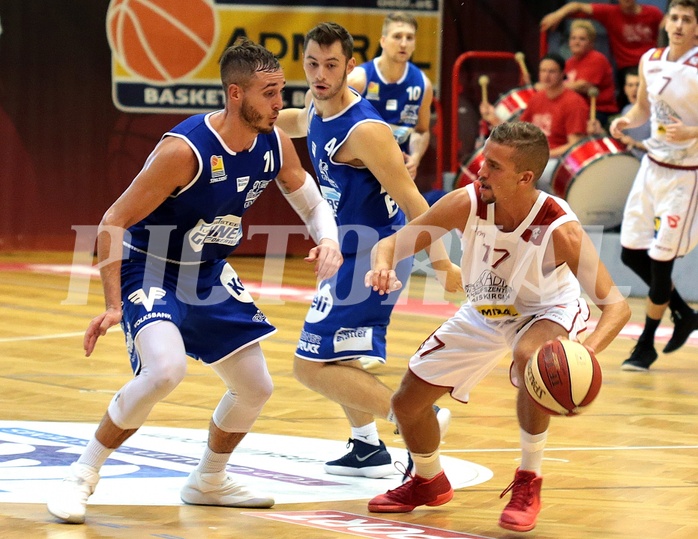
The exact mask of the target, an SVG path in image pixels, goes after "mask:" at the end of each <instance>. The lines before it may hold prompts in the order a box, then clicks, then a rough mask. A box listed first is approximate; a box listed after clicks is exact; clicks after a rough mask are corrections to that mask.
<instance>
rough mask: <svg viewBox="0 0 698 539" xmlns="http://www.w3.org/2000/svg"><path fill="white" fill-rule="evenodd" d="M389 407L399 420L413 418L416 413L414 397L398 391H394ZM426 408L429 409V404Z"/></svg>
mask: <svg viewBox="0 0 698 539" xmlns="http://www.w3.org/2000/svg"><path fill="white" fill-rule="evenodd" d="M390 407H391V409H392V410H393V413H394V414H395V415H396V416H397V417H398V418H399V419H404V418H410V417H414V416H415V415H416V413H417V411H418V410H417V406H416V403H415V399H414V395H410V394H409V393H408V392H406V391H400V390H398V391H396V392H395V393H394V394H393V396H392V398H391V399H390ZM427 407H428V408H431V404H429V405H428V406H427Z"/></svg>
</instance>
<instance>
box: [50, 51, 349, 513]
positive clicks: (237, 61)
mask: <svg viewBox="0 0 698 539" xmlns="http://www.w3.org/2000/svg"><path fill="white" fill-rule="evenodd" d="M220 70H221V80H222V82H223V89H224V91H225V95H226V104H225V108H224V109H223V110H219V111H216V112H212V113H208V114H199V115H195V116H192V117H191V118H189V119H187V120H185V121H184V122H182V123H181V124H179V125H177V126H176V127H175V128H174V129H172V130H171V131H170V132H168V133H165V135H164V136H163V138H162V140H161V141H160V142H159V143H158V145H157V146H156V147H155V149H154V150H153V152H152V153H151V155H150V156H149V157H148V159H147V161H146V163H145V166H144V167H143V169H142V170H141V171H140V172H139V173H138V175H137V176H136V178H135V179H134V180H133V183H132V184H131V185H130V186H129V187H128V189H126V191H125V192H124V193H123V194H122V195H121V196H120V197H119V199H118V200H117V201H116V202H115V203H114V204H113V205H112V206H111V207H110V208H109V209H108V210H107V212H106V213H105V215H104V217H103V219H102V222H101V223H100V227H99V235H98V256H99V261H100V271H101V276H102V283H103V286H104V295H105V299H106V310H105V312H104V313H102V314H101V315H99V316H97V317H96V318H94V319H93V320H92V322H91V323H90V325H89V327H88V328H87V331H86V332H85V339H84V348H85V354H86V355H87V356H89V355H90V354H92V352H93V350H94V348H95V344H96V342H97V339H98V338H99V337H100V336H102V335H104V334H105V333H106V332H107V330H108V329H109V328H110V327H112V326H114V325H116V324H118V323H121V326H122V328H123V330H124V333H125V335H126V345H127V348H128V352H129V355H130V358H131V366H132V368H133V372H134V374H135V377H134V378H133V379H132V380H131V381H130V382H128V383H127V384H126V385H125V386H124V387H122V388H121V389H120V390H119V391H118V392H117V393H116V395H115V396H114V398H113V399H112V401H111V403H110V404H109V407H108V409H107V412H106V414H105V415H104V418H103V419H102V422H101V423H100V424H99V426H98V427H97V431H96V432H95V434H94V436H93V437H92V439H91V440H90V441H89V442H88V444H87V446H86V447H85V450H84V452H83V453H82V455H81V456H80V457H79V458H78V460H77V462H75V463H73V464H72V465H71V472H70V475H69V476H68V477H67V478H66V479H65V480H64V481H63V483H62V484H61V487H60V489H59V490H58V491H57V492H56V493H55V494H54V495H53V496H51V497H50V499H49V502H48V510H49V511H50V512H51V513H52V514H53V515H54V516H56V517H57V518H59V519H60V520H62V521H64V522H70V523H82V522H84V520H85V506H86V503H87V499H88V497H89V496H90V495H91V494H92V493H93V491H94V489H95V486H96V485H97V481H98V480H99V477H100V476H99V470H100V468H101V467H102V465H103V464H104V463H105V461H106V460H107V458H108V457H109V455H110V454H111V453H112V452H113V451H114V450H116V449H117V448H118V447H120V446H121V444H123V443H124V441H126V440H127V439H128V438H129V437H130V436H131V435H132V434H134V433H135V432H136V430H138V428H139V427H140V426H141V425H142V424H143V423H144V422H145V420H146V418H147V417H148V414H149V413H150V411H151V409H152V408H153V406H154V405H155V404H156V403H157V402H159V401H160V400H162V399H163V398H165V397H166V396H167V395H168V394H169V393H170V392H171V391H172V390H173V389H174V388H175V387H176V386H177V385H178V384H179V383H180V382H181V381H182V379H183V378H184V375H185V372H186V368H187V356H191V357H193V358H195V359H197V360H199V361H201V362H203V363H204V364H206V365H209V366H211V368H212V369H213V370H214V371H215V372H216V374H218V375H219V376H220V377H221V379H222V380H223V382H224V383H225V385H226V387H227V388H228V389H227V391H226V392H225V394H224V395H223V397H222V399H221V400H220V402H219V404H218V406H217V407H216V409H215V411H214V412H213V417H212V419H211V422H210V426H209V438H208V444H207V447H206V449H205V452H204V455H203V457H202V458H201V461H200V462H199V464H198V466H197V467H196V469H194V470H193V471H192V472H191V474H190V475H189V478H188V479H187V482H186V484H185V485H184V487H183V489H182V491H181V498H182V500H183V501H184V502H186V503H189V504H197V505H221V506H229V507H259V508H265V507H270V506H272V505H273V504H274V500H273V499H272V498H270V497H269V496H265V495H260V494H255V493H253V492H251V491H249V490H248V489H247V488H246V487H245V486H244V485H242V484H240V483H238V482H236V481H235V480H234V479H233V478H232V477H231V476H229V475H228V474H227V473H226V465H227V463H228V459H229V458H230V456H231V453H232V451H233V450H234V449H235V447H236V446H237V445H238V443H239V442H240V441H241V440H242V438H243V437H244V436H245V434H246V433H247V432H248V431H249V430H250V428H251V427H252V424H253V423H254V422H255V420H256V418H257V416H258V415H259V413H260V411H261V409H262V407H263V406H264V403H265V402H266V401H267V399H268V398H269V396H270V394H271V391H272V381H271V378H270V376H269V372H268V371H267V367H266V362H265V359H264V356H263V354H262V351H261V348H260V346H259V341H261V340H262V339H264V338H266V337H268V336H269V335H271V334H272V333H274V332H275V331H276V330H275V328H274V327H273V326H272V325H271V324H270V323H269V322H268V321H267V319H266V317H265V316H264V314H263V313H262V312H261V311H260V310H259V309H258V308H257V307H256V306H255V305H254V303H253V301H252V298H251V296H250V294H249V293H248V292H247V291H246V290H245V288H244V287H243V285H242V283H241V282H240V278H239V277H238V276H237V274H236V273H235V271H234V270H233V268H232V267H231V266H230V265H229V264H228V263H227V262H226V257H227V256H228V255H229V254H230V253H231V252H232V251H233V250H234V249H235V247H236V246H237V245H238V243H239V242H240V240H241V236H242V234H241V228H240V227H241V218H242V215H243V213H244V212H245V211H246V210H247V209H248V208H249V207H250V206H251V205H252V204H253V203H254V201H255V200H256V199H257V197H258V196H259V195H260V194H261V193H262V191H263V190H264V189H265V188H266V187H267V186H268V185H269V184H270V183H272V182H273V181H274V180H276V182H277V184H278V185H279V187H280V188H281V190H282V192H283V193H284V195H285V197H286V198H287V200H288V201H289V203H290V204H291V206H292V207H293V208H294V210H296V212H297V213H298V214H299V215H300V216H301V218H302V219H303V220H304V221H305V223H306V225H307V227H308V230H309V231H310V233H311V235H312V236H313V238H314V239H315V241H316V242H317V246H316V247H314V248H313V249H311V250H310V253H309V256H308V257H307V258H306V260H308V261H309V262H312V263H314V264H315V272H316V274H317V276H318V278H321V279H326V278H329V277H331V276H332V275H334V273H335V272H336V271H337V268H338V267H339V265H340V264H341V261H342V257H341V253H340V251H339V244H338V232H337V226H336V224H335V221H334V219H333V214H332V210H331V209H330V207H329V206H328V205H327V203H326V202H325V201H324V200H323V199H322V196H321V194H320V192H319V190H318V188H317V185H316V184H315V182H314V181H313V179H312V178H311V177H310V175H309V174H308V173H306V172H305V171H304V170H303V168H302V166H301V163H300V159H299V158H298V155H297V154H296V152H295V150H294V147H293V143H292V142H291V140H290V139H289V138H288V136H287V135H286V134H284V133H283V132H281V131H279V130H278V129H276V128H275V127H274V124H275V122H276V120H277V118H278V113H279V110H280V109H281V107H282V95H281V91H282V88H283V87H284V84H285V80H284V75H283V72H282V70H281V67H280V65H279V62H278V60H277V59H276V58H275V57H274V55H273V54H272V53H270V52H269V51H267V50H266V49H264V48H263V47H261V46H259V45H255V44H253V43H251V42H249V41H248V40H244V39H243V40H241V41H239V42H237V43H236V44H235V45H233V46H232V47H229V48H228V49H226V50H225V51H224V53H223V55H222V57H221V60H220ZM124 231H125V232H124ZM122 253H123V255H122Z"/></svg>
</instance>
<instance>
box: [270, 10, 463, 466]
mask: <svg viewBox="0 0 698 539" xmlns="http://www.w3.org/2000/svg"><path fill="white" fill-rule="evenodd" d="M352 54H353V40H352V37H351V35H350V34H349V33H348V32H347V30H346V29H345V28H343V27H342V26H339V25H338V24H335V23H322V24H320V25H318V26H316V27H315V28H313V29H312V30H311V31H310V32H309V33H308V34H307V35H306V37H305V43H304V59H303V67H304V70H305V75H306V78H307V82H308V85H309V86H310V92H309V93H308V95H307V96H306V107H305V108H304V109H286V110H284V111H282V112H281V113H280V115H279V126H280V127H282V128H283V129H284V130H286V131H287V132H288V133H289V134H290V135H291V136H292V137H294V136H296V137H302V136H307V142H308V151H309V154H310V159H311V161H312V162H313V166H314V167H315V172H316V173H317V176H318V179H319V182H320V189H321V191H322V193H323V196H324V197H325V199H326V200H327V201H328V202H329V203H330V205H331V206H332V209H333V210H334V214H335V218H336V220H337V224H338V225H339V230H340V244H341V249H342V255H343V257H344V264H343V265H342V267H341V268H340V270H339V272H338V273H337V275H336V277H335V278H333V279H332V280H327V281H324V282H322V283H321V285H320V288H319V290H318V292H317V294H316V296H315V298H314V300H313V303H312V306H311V308H310V310H309V312H308V315H307V317H306V319H305V325H304V326H303V330H302V332H301V337H300V341H299V343H298V348H297V350H296V357H295V360H294V374H295V375H296V377H297V378H298V380H299V381H300V382H301V383H303V384H304V385H306V386H307V387H308V388H310V389H312V390H314V391H316V392H318V393H320V394H322V395H324V396H325V397H327V398H329V399H331V400H333V401H334V402H337V403H338V404H340V405H341V406H342V407H343V408H344V411H345V413H346V416H347V418H348V419H349V422H350V423H351V426H352V435H351V438H350V444H352V446H353V447H352V450H351V451H350V452H349V453H348V454H347V455H345V456H344V457H342V458H340V459H338V460H335V461H331V462H328V463H327V464H326V465H325V470H326V471H327V472H328V473H332V474H338V475H354V476H366V477H383V476H386V475H388V474H391V473H394V468H393V466H392V465H391V457H390V454H389V452H388V451H387V450H386V448H385V444H383V442H382V441H380V439H379V436H378V430H377V427H376V423H375V421H374V418H375V417H380V418H385V419H388V420H390V419H391V418H392V413H391V411H390V398H391V396H392V393H393V391H392V390H391V389H390V388H388V387H387V386H385V385H384V384H383V383H381V382H380V381H379V380H378V379H377V378H376V377H375V376H373V375H372V374H370V373H369V372H367V371H364V370H363V369H362V368H361V363H360V362H359V361H358V359H359V358H361V357H364V356H366V357H374V358H377V359H378V360H379V361H381V362H385V357H386V351H385V343H386V329H387V326H388V322H389V320H390V314H391V312H392V309H393V306H394V304H395V301H394V300H393V299H389V298H385V297H382V296H380V295H379V294H377V293H373V292H371V291H369V290H367V289H366V288H365V287H364V286H363V276H364V275H365V273H366V271H368V269H369V268H370V251H371V248H372V247H373V245H374V244H375V243H376V242H377V241H378V240H380V239H381V238H383V237H385V236H388V235H390V234H392V233H394V232H395V230H397V229H398V228H400V227H401V226H402V225H403V224H404V223H405V218H407V219H414V218H415V217H417V216H418V215H420V214H422V213H424V212H425V211H426V210H427V208H428V205H427V203H426V201H425V200H424V198H423V197H422V196H421V195H420V194H419V191H418V190H417V187H416V186H415V184H414V182H413V181H412V179H411V178H410V175H409V172H408V171H407V168H406V167H405V162H404V159H403V157H402V152H401V151H400V148H399V146H398V145H397V143H396V142H395V139H394V138H393V135H392V131H391V129H390V127H389V126H388V125H387V123H386V122H385V121H384V120H383V119H382V118H381V117H380V115H379V114H378V113H377V112H376V110H375V109H374V108H373V106H372V105H371V104H370V103H369V102H368V101H367V100H365V99H363V98H362V97H361V96H360V95H358V93H356V91H354V90H352V89H350V88H349V87H348V85H347V75H348V74H349V73H350V72H351V70H352V69H353V68H354V65H355V60H354V59H353V58H352ZM430 256H431V260H432V261H433V262H432V264H433V267H434V269H435V270H436V272H437V275H438V277H439V279H440V280H441V282H442V283H443V284H444V286H445V288H446V289H447V290H449V291H456V290H459V289H460V288H459V286H460V284H459V283H460V273H459V270H458V266H456V265H454V264H452V263H451V261H450V260H449V259H448V256H447V254H446V251H445V249H444V247H443V245H442V244H441V243H440V242H439V243H438V244H435V246H434V249H433V250H432V252H431V255H430ZM410 268H411V261H409V260H408V261H407V263H406V264H403V265H401V266H400V268H398V272H399V274H400V275H401V276H402V277H403V278H407V277H408V276H409V273H410ZM386 299H388V301H385V300H386ZM447 413H448V412H447V411H446V410H444V411H443V412H442V415H443V414H447ZM444 421H445V420H444Z"/></svg>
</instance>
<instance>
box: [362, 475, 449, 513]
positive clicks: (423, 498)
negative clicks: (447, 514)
mask: <svg viewBox="0 0 698 539" xmlns="http://www.w3.org/2000/svg"><path fill="white" fill-rule="evenodd" d="M452 498H453V489H452V488H451V483H449V482H448V479H447V478H446V474H445V473H444V472H443V471H442V472H441V473H439V475H437V476H436V477H434V478H432V479H424V478H423V477H420V476H418V475H415V476H413V477H412V479H411V480H410V481H407V482H405V483H403V484H402V485H400V486H399V487H397V488H395V489H393V490H389V491H388V492H386V493H385V494H379V495H378V496H376V497H375V498H373V499H372V500H371V501H370V502H368V510H369V511H372V512H374V513H409V512H410V511H412V509H414V508H415V507H417V506H418V505H428V506H435V505H443V504H445V503H446V502H448V501H450V500H451V499H452Z"/></svg>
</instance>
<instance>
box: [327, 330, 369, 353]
mask: <svg viewBox="0 0 698 539" xmlns="http://www.w3.org/2000/svg"><path fill="white" fill-rule="evenodd" d="M333 344H334V351H335V352H344V351H347V350H371V349H372V348H373V328H368V327H360V328H339V329H338V330H337V331H336V332H335V334H334V340H333Z"/></svg>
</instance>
